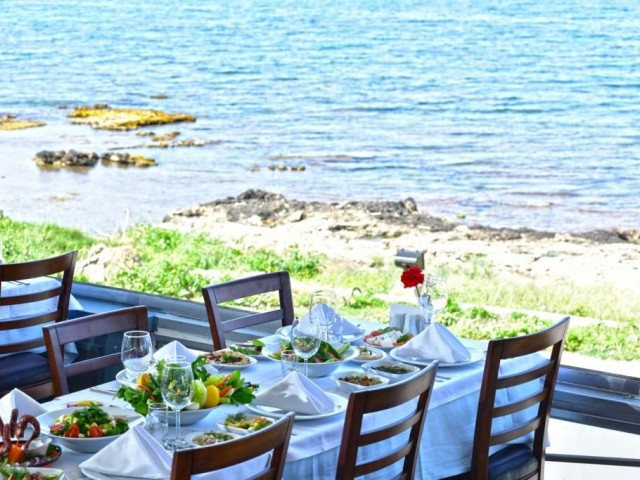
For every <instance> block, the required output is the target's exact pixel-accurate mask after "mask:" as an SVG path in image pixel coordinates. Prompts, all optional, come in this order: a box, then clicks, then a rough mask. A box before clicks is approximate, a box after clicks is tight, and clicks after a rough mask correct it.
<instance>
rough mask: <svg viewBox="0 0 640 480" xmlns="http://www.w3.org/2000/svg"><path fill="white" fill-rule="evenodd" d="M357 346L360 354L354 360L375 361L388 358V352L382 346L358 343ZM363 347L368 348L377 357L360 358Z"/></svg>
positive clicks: (362, 361)
mask: <svg viewBox="0 0 640 480" xmlns="http://www.w3.org/2000/svg"><path fill="white" fill-rule="evenodd" d="M356 348H357V349H358V355H357V356H356V358H354V359H353V361H354V362H357V363H368V362H375V361H377V360H384V359H385V358H387V352H385V351H384V350H382V349H381V348H376V347H370V346H369V345H356ZM361 349H366V350H368V351H369V352H371V353H372V354H374V355H375V358H360V356H361Z"/></svg>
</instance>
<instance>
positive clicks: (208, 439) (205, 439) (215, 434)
mask: <svg viewBox="0 0 640 480" xmlns="http://www.w3.org/2000/svg"><path fill="white" fill-rule="evenodd" d="M236 438H240V435H238V434H235V433H230V432H225V431H220V430H204V431H200V432H193V433H190V434H189V435H187V436H186V438H185V440H186V441H187V443H190V444H191V445H193V446H195V447H209V446H211V445H216V444H218V443H223V442H228V441H230V440H234V439H236Z"/></svg>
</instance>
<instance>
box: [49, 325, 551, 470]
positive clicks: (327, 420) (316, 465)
mask: <svg viewBox="0 0 640 480" xmlns="http://www.w3.org/2000/svg"><path fill="white" fill-rule="evenodd" d="M376 327H379V325H378V324H374V323H370V322H363V328H365V329H368V328H371V329H373V328H376ZM263 341H264V342H265V343H266V344H270V343H274V342H277V341H279V337H278V336H276V335H270V336H267V337H265V338H263ZM462 341H463V343H464V344H465V345H467V346H469V347H471V348H473V349H475V350H480V351H481V353H483V354H484V353H485V351H486V342H483V341H472V340H464V339H463V340H462ZM361 342H362V341H361V340H360V341H359V342H355V343H361ZM542 361H543V358H542V357H541V356H539V355H531V356H527V357H523V358H521V359H517V360H513V361H507V362H505V364H504V366H503V370H504V371H503V373H504V374H509V373H510V372H511V371H518V370H522V369H526V368H531V367H533V366H535V365H538V364H540V363H541V362H542ZM360 369H361V364H358V363H354V362H352V361H349V362H345V363H344V364H341V365H340V366H339V367H338V368H337V370H336V373H339V372H346V371H349V370H360ZM483 369H484V355H481V358H480V359H478V360H477V361H474V362H470V363H464V364H462V365H458V366H448V367H444V368H443V367H442V366H440V367H439V369H438V372H437V376H436V380H435V384H434V388H433V392H432V396H431V401H430V404H429V409H428V413H427V417H426V422H425V427H424V431H423V435H422V439H421V443H420V447H419V457H418V460H417V467H416V478H420V479H424V480H431V479H439V478H443V477H447V476H451V475H456V474H459V473H462V472H464V471H467V470H468V469H469V467H470V459H471V449H472V444H473V436H474V429H475V419H476V410H477V406H478V396H479V390H480V384H481V379H482V375H483ZM229 371H232V370H229ZM222 372H224V370H222ZM241 373H242V376H243V377H244V378H245V380H246V381H250V382H252V383H254V384H259V385H261V387H262V388H267V387H268V386H269V385H271V384H274V383H276V382H277V381H279V380H280V379H281V378H282V376H283V375H284V373H283V369H282V368H281V365H280V362H278V361H274V360H272V359H268V358H266V357H265V358H259V359H258V361H257V362H255V363H254V364H251V365H249V366H247V367H246V368H243V369H242V370H241ZM312 380H313V381H314V382H315V383H316V384H317V385H318V386H320V387H321V388H322V389H323V390H324V391H325V392H330V393H335V394H337V395H340V396H343V397H345V398H348V395H349V394H348V393H346V392H343V391H341V390H339V389H338V388H337V385H336V383H335V381H334V380H333V379H332V378H331V377H320V378H312ZM119 386H120V384H119V383H118V381H116V380H113V381H110V382H107V383H105V384H102V385H99V386H96V387H95V388H94V387H92V388H89V389H85V390H81V391H77V392H73V393H70V394H68V395H64V396H61V397H58V398H55V399H53V400H52V401H50V402H48V403H46V404H43V405H44V407H45V408H47V409H58V408H64V407H65V406H66V405H67V404H69V403H73V402H76V401H79V400H96V401H100V402H102V403H103V404H105V405H113V406H121V407H130V406H129V405H128V404H127V403H125V402H124V401H123V400H121V399H117V398H114V392H115V391H116V390H117V389H118V388H119ZM537 389H539V385H536V384H525V385H522V386H519V387H514V388H509V389H506V390H505V391H504V392H502V394H503V395H505V396H508V397H509V398H510V399H515V398H523V397H525V396H528V395H531V394H532V393H533V392H535V391H537ZM414 401H415V400H414ZM405 410H406V405H401V406H399V407H395V408H394V409H392V410H389V411H385V412H382V413H374V414H370V415H368V416H367V417H365V421H364V423H363V430H369V429H372V428H376V426H379V425H382V424H385V423H387V422H389V421H390V420H391V419H393V418H402V417H403V416H404V412H405ZM243 411H247V406H244V405H242V406H233V405H228V404H225V405H219V406H218V407H216V408H213V409H211V412H210V413H209V414H208V415H206V417H205V418H203V419H202V420H200V421H199V422H197V423H194V424H191V425H186V426H183V432H184V433H189V432H196V431H205V430H211V429H214V430H217V429H218V427H217V424H218V422H223V421H224V419H225V418H226V417H227V416H229V415H231V414H234V413H238V412H243ZM529 413H530V412H529ZM529 413H527V411H526V410H525V411H524V412H521V413H519V414H518V415H519V416H525V417H526V416H527V415H528V414H529ZM518 420H522V419H521V418H515V417H513V416H506V417H503V418H502V419H501V420H500V424H496V428H505V427H508V426H509V425H510V424H512V423H513V422H514V421H518ZM344 421H345V413H344V410H342V409H341V410H340V411H338V412H336V413H335V414H334V415H329V416H323V417H322V418H313V416H311V418H305V419H297V420H296V421H295V424H294V428H293V434H292V437H291V441H290V444H289V450H288V453H287V456H286V464H285V468H284V477H283V478H284V479H285V480H286V479H291V480H293V479H300V478H304V479H332V478H335V471H336V465H337V459H338V452H339V447H340V442H341V436H342V430H343V424H344ZM405 434H406V432H405ZM400 439H401V437H400V436H399V437H395V438H394V439H391V440H390V441H387V442H386V443H382V442H381V443H378V444H373V445H370V446H368V447H365V448H364V450H363V451H362V452H361V455H362V456H363V458H367V457H368V456H371V455H375V454H376V452H382V451H387V450H388V449H389V448H393V447H394V444H395V443H397V442H399V440H400ZM520 441H528V442H531V441H532V437H531V436H529V437H527V438H525V439H521V440H520ZM92 455H93V454H87V453H78V452H74V451H71V450H68V449H64V448H63V452H62V455H61V456H60V457H59V459H58V460H57V461H56V463H55V464H54V465H52V466H54V467H55V468H61V469H64V470H65V472H68V475H69V478H70V479H72V480H77V479H85V478H89V477H86V476H85V475H84V473H83V472H82V471H81V469H80V467H79V465H80V464H81V463H82V462H84V461H85V460H87V459H89V458H91V456H92ZM96 455H97V454H96ZM122 455H127V452H122ZM250 468H251V467H249V469H250ZM399 469H400V466H399V465H398V464H396V465H392V466H390V467H388V468H387V469H385V470H383V471H380V472H377V473H375V474H371V475H368V476H366V477H364V478H367V479H386V478H389V476H393V475H394V473H397V472H398V471H399ZM249 474H250V471H248V470H247V469H246V468H245V466H243V465H238V466H236V467H231V470H229V469H227V470H226V471H225V472H223V473H221V474H218V475H216V474H210V475H207V476H205V477H198V478H206V479H207V480H208V479H217V478H219V479H225V480H228V479H229V478H234V479H235V478H238V479H240V478H245V477H247V476H248V475H249Z"/></svg>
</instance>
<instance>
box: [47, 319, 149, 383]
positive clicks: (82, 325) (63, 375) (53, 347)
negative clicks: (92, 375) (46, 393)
mask: <svg viewBox="0 0 640 480" xmlns="http://www.w3.org/2000/svg"><path fill="white" fill-rule="evenodd" d="M148 328H149V327H148V316H147V308H146V307H143V306H138V307H131V308H123V309H121V310H114V311H111V312H104V313H97V314H94V315H88V316H86V317H82V318H76V319H73V320H68V321H66V322H63V323H56V324H53V325H48V326H46V327H44V329H43V331H44V339H45V342H46V344H47V354H48V355H49V363H50V365H51V374H52V376H53V385H54V390H55V394H56V395H64V394H66V393H69V382H68V379H69V377H73V376H76V375H80V374H83V373H88V372H94V371H97V370H101V369H103V368H107V367H110V366H113V365H121V363H122V362H121V360H120V350H118V351H117V352H115V353H111V354H107V355H104V356H102V357H94V358H90V359H87V360H82V361H79V362H76V363H70V364H68V365H65V364H64V358H63V353H64V346H65V345H66V344H68V343H71V342H77V341H80V340H85V339H88V338H93V337H98V336H100V335H106V334H108V333H116V332H124V331H126V330H148Z"/></svg>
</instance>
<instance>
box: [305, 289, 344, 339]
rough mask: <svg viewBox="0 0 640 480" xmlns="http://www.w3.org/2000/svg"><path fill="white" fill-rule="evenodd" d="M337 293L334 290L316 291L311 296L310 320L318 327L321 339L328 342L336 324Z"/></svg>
mask: <svg viewBox="0 0 640 480" xmlns="http://www.w3.org/2000/svg"><path fill="white" fill-rule="evenodd" d="M337 303H338V301H337V299H336V292H334V291H333V290H316V291H315V292H313V293H312V294H311V301H310V302H309V319H310V320H311V323H314V324H315V325H317V326H318V332H319V334H320V339H321V340H323V341H325V342H328V341H329V340H330V339H331V329H332V328H333V324H334V323H335V322H336V317H337V315H336V307H337Z"/></svg>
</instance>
